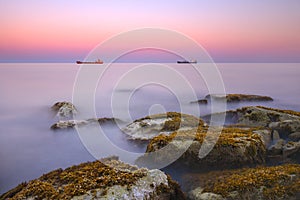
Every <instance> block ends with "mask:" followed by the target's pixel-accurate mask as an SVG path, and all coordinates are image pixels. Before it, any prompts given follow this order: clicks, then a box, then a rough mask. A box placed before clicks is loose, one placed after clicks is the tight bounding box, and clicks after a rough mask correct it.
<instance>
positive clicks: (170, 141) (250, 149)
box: [137, 128, 266, 170]
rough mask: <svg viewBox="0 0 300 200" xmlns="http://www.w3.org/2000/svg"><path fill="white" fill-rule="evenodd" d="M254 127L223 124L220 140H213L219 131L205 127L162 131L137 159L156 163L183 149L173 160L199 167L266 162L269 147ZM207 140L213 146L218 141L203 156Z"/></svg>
mask: <svg viewBox="0 0 300 200" xmlns="http://www.w3.org/2000/svg"><path fill="white" fill-rule="evenodd" d="M255 131H257V129H239V128H224V129H223V130H222V133H221V134H220V135H219V138H218V139H217V141H216V140H214V137H218V136H217V135H216V133H214V132H210V134H209V135H207V133H206V130H200V129H198V130H196V129H195V130H188V131H177V132H174V133H172V134H170V135H164V134H161V135H159V136H157V137H154V138H153V139H152V140H151V141H150V143H149V145H148V146H147V151H146V152H147V153H152V154H151V155H150V154H145V155H143V156H142V157H140V158H139V159H138V160H137V163H138V164H139V165H141V166H152V165H154V166H155V164H156V163H161V162H165V161H166V160H167V159H172V158H176V156H177V153H178V152H182V155H180V157H179V158H178V159H177V160H176V161H175V162H174V163H173V164H174V165H176V166H186V167H189V168H192V169H198V170H203V169H224V168H235V167H241V166H253V165H256V164H263V163H265V155H266V147H265V144H264V142H263V137H262V136H261V135H260V134H258V133H255ZM206 136H207V137H206ZM204 139H205V140H204ZM204 141H205V142H206V144H208V146H210V145H212V146H213V145H214V144H213V142H214V141H216V144H215V145H214V146H213V149H212V150H211V151H210V152H209V154H208V155H206V156H205V157H204V158H200V157H199V150H200V147H201V146H202V144H203V142H204ZM165 147H166V148H165ZM159 150H160V151H159ZM153 155H154V156H153Z"/></svg>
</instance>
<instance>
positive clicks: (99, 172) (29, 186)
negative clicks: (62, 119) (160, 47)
mask: <svg viewBox="0 0 300 200" xmlns="http://www.w3.org/2000/svg"><path fill="white" fill-rule="evenodd" d="M0 199H78V200H79V199H128V200H131V199H184V195H183V193H182V192H181V190H180V187H179V185H178V184H177V183H176V182H174V181H173V180H172V179H171V178H170V177H169V176H167V175H166V174H164V173H163V172H162V171H160V170H157V169H153V170H148V169H145V168H138V167H136V166H132V165H129V164H126V163H123V162H121V161H118V160H114V159H108V160H105V161H102V162H100V161H94V162H88V163H83V164H80V165H77V166H72V167H69V168H67V169H65V170H62V169H58V170H54V171H52V172H50V173H48V174H44V175H43V176H41V177H40V178H38V179H35V180H32V181H29V182H28V183H22V184H20V185H19V186H17V187H16V188H14V189H12V190H10V191H8V192H7V193H5V194H3V195H2V196H1V197H0Z"/></svg>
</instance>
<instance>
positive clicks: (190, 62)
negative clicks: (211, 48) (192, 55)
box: [177, 60, 197, 64]
mask: <svg viewBox="0 0 300 200" xmlns="http://www.w3.org/2000/svg"><path fill="white" fill-rule="evenodd" d="M177 63H178V64H196V63H197V60H191V61H188V60H178V61H177Z"/></svg>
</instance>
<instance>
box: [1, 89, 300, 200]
mask: <svg viewBox="0 0 300 200" xmlns="http://www.w3.org/2000/svg"><path fill="white" fill-rule="evenodd" d="M213 98H217V99H218V98H219V97H218V96H212V95H211V96H207V97H206V98H205V99H207V100H208V99H210V100H211V99H213ZM220 98H222V99H224V98H225V99H226V100H227V101H231V102H238V101H244V100H249V101H252V100H253V101H256V100H259V101H261V100H263V101H264V100H266V101H270V100H271V99H270V98H268V97H265V96H257V95H247V96H244V95H236V94H229V95H226V96H225V97H224V96H223V97H220ZM210 100H208V101H210ZM53 110H55V112H57V116H58V117H59V118H69V117H71V115H74V114H76V112H77V109H76V108H75V106H74V105H72V104H71V103H68V102H58V103H56V104H55V105H54V106H53ZM221 114H222V113H214V114H212V115H215V116H218V115H221ZM223 114H224V113H223ZM225 114H226V125H225V127H219V126H217V125H216V126H214V127H208V125H207V124H208V123H209V122H210V116H205V117H203V119H201V118H199V117H196V116H192V115H187V114H182V113H176V112H167V113H162V114H157V115H150V116H146V117H143V118H141V119H137V120H135V121H133V122H131V123H129V124H127V125H126V126H124V127H123V128H122V131H123V133H124V134H126V136H127V138H128V139H129V140H131V141H132V142H138V141H144V142H148V145H147V149H146V152H145V154H144V155H143V156H141V157H139V158H138V159H137V160H136V164H137V165H138V166H139V167H137V166H134V165H130V164H127V163H124V162H122V161H119V160H118V159H116V158H115V157H112V158H106V159H103V160H101V161H94V162H87V163H82V164H80V165H77V166H72V167H70V168H67V169H65V170H63V169H58V170H54V171H52V172H50V173H48V174H44V175H43V176H41V177H40V178H38V179H35V180H32V181H29V182H28V183H22V184H20V185H18V186H17V187H16V188H14V189H12V190H10V191H8V192H7V193H5V194H3V195H2V196H1V197H0V199H190V200H212V199H215V200H225V199H232V200H240V199H263V200H264V199H265V200H269V199H282V200H283V199H290V200H296V199H300V164H299V163H300V136H299V135H300V134H299V133H300V112H296V111H292V110H280V109H274V108H267V107H262V106H249V107H243V108H239V109H237V110H232V111H227V112H226V113H225ZM116 120H118V119H114V118H100V119H88V120H82V121H75V120H73V121H72V119H67V120H59V121H58V122H57V123H55V124H54V125H53V126H52V127H51V128H52V129H63V128H70V127H74V126H80V125H88V124H91V123H100V124H101V123H107V122H111V123H115V122H116ZM205 145H206V146H208V147H212V148H211V151H210V152H209V153H208V154H207V155H206V156H204V157H201V156H200V151H201V147H203V146H205ZM178 152H182V154H181V155H180V156H179V157H178V159H177V158H176V159H174V160H175V162H173V163H171V164H170V165H169V166H167V168H168V169H171V171H175V172H177V175H178V177H176V180H177V179H178V180H180V185H179V184H178V183H177V182H176V181H174V180H173V179H172V178H171V176H169V175H167V174H166V172H167V171H168V170H167V168H163V169H162V170H159V169H155V168H154V169H150V168H151V166H156V165H155V164H157V163H160V162H164V161H165V160H167V159H170V158H171V159H172V158H173V157H174V158H175V157H176V156H177V153H178ZM141 166H147V167H148V166H149V169H147V168H143V167H141ZM183 169H185V171H184V170H183ZM164 171H165V172H164ZM181 171H184V173H181Z"/></svg>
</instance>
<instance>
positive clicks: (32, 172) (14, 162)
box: [0, 64, 300, 193]
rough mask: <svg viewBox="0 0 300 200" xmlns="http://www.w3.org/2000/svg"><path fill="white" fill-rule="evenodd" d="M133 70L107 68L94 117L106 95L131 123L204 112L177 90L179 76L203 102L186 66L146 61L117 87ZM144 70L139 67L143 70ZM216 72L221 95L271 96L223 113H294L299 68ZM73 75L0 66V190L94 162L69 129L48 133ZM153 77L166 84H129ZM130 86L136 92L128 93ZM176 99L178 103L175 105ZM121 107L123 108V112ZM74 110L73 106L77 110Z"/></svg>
mask: <svg viewBox="0 0 300 200" xmlns="http://www.w3.org/2000/svg"><path fill="white" fill-rule="evenodd" d="M134 65H136V64H114V65H113V66H111V67H110V68H109V69H108V70H107V71H105V73H104V76H103V77H102V78H101V79H100V80H99V82H98V85H96V86H97V88H96V90H95V91H94V92H95V110H96V114H97V117H112V116H115V115H113V113H112V109H111V106H112V104H111V102H112V100H111V94H112V91H114V94H116V96H114V97H113V102H114V104H113V106H114V108H115V110H116V111H117V113H115V112H114V114H117V116H118V117H121V118H122V116H123V115H124V116H125V117H124V118H122V119H123V120H125V121H130V120H131V119H128V118H126V114H128V113H129V116H131V118H132V119H137V118H140V117H143V116H146V115H149V114H154V113H160V112H164V111H182V110H184V112H186V113H190V114H196V113H197V112H196V111H197V110H198V109H199V108H200V114H201V115H205V114H208V113H209V112H210V106H209V105H208V106H205V105H202V106H200V107H199V106H198V105H197V104H190V101H191V100H193V98H192V96H191V95H190V93H189V92H188V91H187V90H185V89H184V88H185V87H184V85H185V83H183V82H182V80H179V79H178V73H179V74H181V75H182V76H184V77H185V78H186V80H187V81H186V82H188V83H189V84H190V85H191V88H192V89H193V90H194V91H196V95H197V96H198V98H199V99H201V98H203V97H204V96H205V95H206V94H207V93H208V88H207V86H206V84H205V82H204V80H203V79H202V78H201V76H200V75H199V74H197V73H196V71H195V70H194V69H193V68H192V67H191V66H189V65H186V66H184V65H174V64H171V65H170V64H169V65H168V66H170V68H168V69H169V70H170V69H173V71H176V72H178V73H177V75H176V73H175V74H172V73H171V72H168V71H164V70H161V71H160V70H157V69H158V68H157V66H158V67H162V68H163V65H161V66H159V65H158V64H153V65H154V66H156V68H153V71H151V70H150V71H145V73H141V72H139V73H138V74H136V75H135V76H133V78H131V79H130V78H129V81H128V80H127V81H124V82H122V80H123V78H124V76H123V75H124V74H125V73H127V74H128V72H129V71H128V70H129V69H132V67H133V66H134ZM149 65H150V64H148V66H146V67H148V68H150V69H151V66H149ZM164 65H165V64H164ZM218 67H219V70H220V72H221V75H222V78H223V80H224V85H225V90H226V92H227V93H247V94H259V95H268V96H271V97H273V98H274V101H273V102H268V103H257V102H256V103H241V104H230V105H228V107H227V109H235V108H238V107H242V106H245V105H264V106H270V107H276V108H281V109H292V110H297V111H300V101H299V99H300V79H299V77H300V64H218ZM78 71H79V66H77V65H75V64H0V93H1V98H0V113H1V115H0V158H1V163H0V193H3V192H5V191H7V190H8V189H10V188H12V187H14V186H16V185H17V184H19V183H21V182H23V181H28V180H30V179H34V178H37V177H39V176H41V175H42V174H43V173H46V172H49V171H51V170H53V169H56V168H66V167H68V166H71V165H74V164H79V163H81V162H85V161H92V160H94V157H93V156H92V155H91V154H90V153H89V152H88V150H87V149H86V148H85V146H84V145H83V144H82V142H81V140H80V137H79V136H78V134H77V132H76V131H74V130H63V131H52V130H50V129H49V127H50V126H51V125H52V124H53V123H54V122H56V121H57V120H58V118H57V116H56V115H55V113H53V112H52V111H51V109H50V107H51V106H52V105H53V104H54V103H55V102H56V101H64V100H66V101H72V93H73V86H74V82H75V80H76V74H77V72H78ZM171 71H172V70H171ZM142 72H143V71H142ZM122 76H123V77H122ZM125 77H126V76H125ZM161 77H165V79H168V80H169V79H170V82H169V83H170V85H164V86H162V84H157V82H156V83H155V84H150V83H148V84H146V85H135V84H134V83H135V81H137V80H140V82H143V80H145V81H146V80H148V79H151V78H152V79H155V80H160V79H159V78H161ZM172 77H173V78H172ZM120 80H121V82H118V81H120ZM131 80H132V81H131ZM87 81H88V80H87ZM82 84H85V83H82ZM136 86H139V89H137V90H134V89H135V87H136ZM114 87H116V89H115V90H114ZM133 91H134V92H133ZM131 92H133V93H131ZM128 94H131V95H128ZM83 96H84V95H83ZM178 96H179V97H180V98H182V99H181V100H178V99H177V97H178ZM128 97H130V98H128ZM124 102H125V104H128V107H129V109H127V108H124V107H123V105H125V104H124ZM75 106H76V105H75ZM82 109H84V108H81V107H80V106H79V107H78V110H79V112H80V111H81V110H82ZM104 130H105V134H106V135H107V137H108V138H109V139H110V140H111V141H112V143H114V144H115V145H116V146H118V147H120V148H122V149H125V150H127V151H131V152H144V150H145V144H141V143H135V142H130V141H128V140H127V139H126V137H125V136H124V135H123V134H122V133H121V132H120V131H119V129H118V128H117V127H115V126H110V125H105V127H104Z"/></svg>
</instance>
